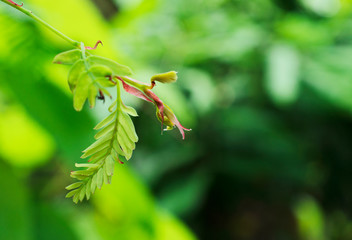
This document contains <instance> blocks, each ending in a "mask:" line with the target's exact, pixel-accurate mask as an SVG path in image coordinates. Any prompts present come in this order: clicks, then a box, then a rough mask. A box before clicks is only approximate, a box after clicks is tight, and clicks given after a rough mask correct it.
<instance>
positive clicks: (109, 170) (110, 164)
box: [105, 155, 115, 176]
mask: <svg viewBox="0 0 352 240" xmlns="http://www.w3.org/2000/svg"><path fill="white" fill-rule="evenodd" d="M105 161H106V162H105V166H106V174H107V175H108V176H112V175H113V174H114V168H115V160H114V159H113V157H112V156H111V155H109V156H108V157H107V158H106V160H105Z"/></svg>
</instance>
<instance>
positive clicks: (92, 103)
mask: <svg viewBox="0 0 352 240" xmlns="http://www.w3.org/2000/svg"><path fill="white" fill-rule="evenodd" d="M97 95H98V88H97V87H96V86H95V85H94V84H91V85H90V87H89V90H88V101H89V106H90V107H91V108H93V107H94V106H95V98H96V97H97Z"/></svg>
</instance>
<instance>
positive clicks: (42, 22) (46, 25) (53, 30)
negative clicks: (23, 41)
mask: <svg viewBox="0 0 352 240" xmlns="http://www.w3.org/2000/svg"><path fill="white" fill-rule="evenodd" d="M0 1H1V2H4V3H6V4H8V5H10V6H11V7H13V8H15V9H17V10H18V11H20V12H22V13H24V14H26V15H27V16H29V17H31V18H32V19H34V20H35V21H36V22H39V23H40V24H42V25H44V26H45V27H46V28H48V29H50V30H51V31H52V32H54V33H55V34H56V35H58V36H59V37H61V38H62V39H64V40H66V41H67V42H69V43H70V44H71V45H73V46H74V47H77V48H79V46H80V42H78V41H75V40H73V39H71V38H69V37H68V36H66V35H65V34H63V33H62V32H60V31H59V30H57V29H56V28H54V27H52V26H51V25H50V24H48V23H47V22H45V21H44V20H43V19H41V18H39V17H37V16H36V15H35V14H33V13H32V12H31V11H30V10H28V9H25V8H24V7H21V6H16V5H14V4H13V3H11V2H8V1H7V0H0Z"/></svg>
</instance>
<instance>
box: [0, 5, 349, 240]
mask: <svg viewBox="0 0 352 240" xmlns="http://www.w3.org/2000/svg"><path fill="white" fill-rule="evenodd" d="M23 2H24V6H25V7H26V8H29V9H31V10H32V11H33V12H34V13H36V14H37V15H39V16H41V17H42V18H43V19H45V20H46V21H48V22H49V23H51V24H52V25H53V26H55V27H57V28H58V29H60V30H61V31H62V32H64V33H65V34H67V35H68V36H70V37H71V38H73V39H75V40H78V41H83V42H85V44H86V45H89V46H93V45H94V43H95V42H96V41H97V40H102V41H103V43H104V47H99V48H98V50H96V51H95V52H94V53H95V54H98V55H101V56H105V57H109V58H113V59H115V60H116V61H118V62H120V63H122V64H125V65H128V66H130V67H131V68H132V69H133V70H134V72H135V73H136V74H135V78H137V79H140V80H142V81H145V82H148V79H149V78H150V77H151V76H152V75H153V74H155V73H159V72H165V71H169V70H176V71H178V72H179V80H178V82H177V83H176V84H172V85H160V84H159V85H158V86H157V88H156V91H155V92H156V93H157V94H159V95H160V97H161V98H162V99H164V100H165V102H166V103H167V104H168V105H170V106H171V107H172V108H173V109H174V111H175V113H176V114H177V116H178V118H179V119H180V121H181V122H182V124H183V125H184V126H185V127H189V128H192V129H193V131H191V132H188V133H186V140H184V141H182V140H181V136H180V134H179V132H178V131H177V130H174V131H172V132H167V133H164V134H163V135H160V124H159V123H158V121H157V120H156V117H155V109H154V107H153V106H152V105H150V104H148V103H143V102H142V101H139V100H138V99H135V98H134V97H133V96H127V95H126V96H123V97H124V99H125V102H126V103H127V104H129V105H132V106H134V107H135V108H137V110H138V112H139V115H140V117H138V118H135V119H134V122H135V124H136V130H137V133H138V135H139V138H140V140H139V143H138V144H137V149H136V151H135V153H134V156H133V157H132V159H131V161H129V162H128V164H124V165H117V166H116V168H117V169H116V171H115V176H114V178H113V183H112V184H111V185H105V186H104V187H103V189H102V190H101V191H98V192H97V193H96V194H95V195H94V197H93V199H92V200H91V201H89V202H84V203H82V204H79V205H74V204H73V203H72V201H71V199H65V198H64V196H65V194H66V191H65V189H64V187H65V186H67V185H68V184H70V183H72V182H73V180H72V179H71V178H70V177H69V173H70V171H71V170H73V169H74V162H77V161H79V156H80V153H81V151H82V150H83V149H84V148H86V147H87V146H88V145H89V144H90V143H92V142H93V135H94V131H93V130H92V129H93V126H94V124H96V123H97V122H98V121H99V120H101V119H102V118H104V116H106V114H107V112H106V108H107V107H106V105H105V106H104V105H103V104H102V103H100V104H98V107H97V108H96V109H94V110H89V109H88V107H86V108H85V110H84V111H83V112H81V113H77V112H75V111H74V110H73V107H72V99H71V98H72V96H71V93H70V92H69V88H68V85H67V83H66V77H67V72H68V68H67V67H65V66H58V65H54V64H52V59H53V57H54V56H55V55H56V54H57V53H59V52H61V51H65V50H68V49H70V48H71V46H69V45H68V44H66V42H64V41H63V40H62V39H60V38H58V37H57V36H56V35H54V34H53V33H51V32H50V31H48V30H47V29H45V28H44V27H43V26H40V25H38V24H36V23H35V22H33V21H32V20H31V19H29V18H28V17H27V16H24V15H21V13H18V12H16V11H15V10H13V9H11V8H10V7H9V6H7V5H5V4H4V3H0V239H1V240H20V239H21V240H22V239H23V240H27V239H28V240H32V239H33V240H34V239H35V240H37V239H51V240H52V239H54V240H55V239H60V240H62V239H84V240H85V239H88V240H95V239H97V240H99V239H102V240H103V239H104V240H105V239H123V240H125V239H126V240H144V239H145V240H149V239H151V240H154V239H156V240H188V239H190V240H191V239H236V240H351V239H352V216H351V214H352V191H351V186H352V147H351V142H352V61H351V58H352V1H351V0H271V1H270V0H250V1H249V0H248V1H246V0H242V1H241V0H207V1H205V0H173V1H171V0H170V1H161V0H115V1H114V0H77V1H70V0H61V1H47V0H23Z"/></svg>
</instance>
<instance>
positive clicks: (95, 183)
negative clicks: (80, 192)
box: [90, 174, 98, 194]
mask: <svg viewBox="0 0 352 240" xmlns="http://www.w3.org/2000/svg"><path fill="white" fill-rule="evenodd" d="M97 177H98V174H94V176H93V177H92V183H91V186H90V191H91V192H92V193H93V194H94V193H95V189H96V188H97V185H98V183H97Z"/></svg>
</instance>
